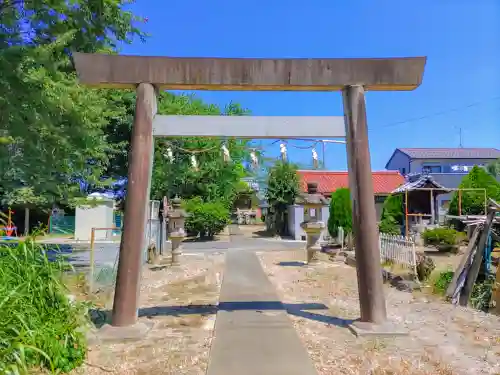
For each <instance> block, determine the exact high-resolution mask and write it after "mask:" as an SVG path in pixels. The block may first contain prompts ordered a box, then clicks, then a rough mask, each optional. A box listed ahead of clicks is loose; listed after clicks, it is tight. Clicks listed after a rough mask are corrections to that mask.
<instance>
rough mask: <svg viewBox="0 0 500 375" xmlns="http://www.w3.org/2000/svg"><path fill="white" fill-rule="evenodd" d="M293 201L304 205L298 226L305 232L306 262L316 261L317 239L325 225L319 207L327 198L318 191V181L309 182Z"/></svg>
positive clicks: (325, 203)
mask: <svg viewBox="0 0 500 375" xmlns="http://www.w3.org/2000/svg"><path fill="white" fill-rule="evenodd" d="M295 203H296V204H299V205H301V206H303V207H304V221H303V222H302V223H300V227H301V228H302V229H303V230H304V232H306V256H307V263H308V264H309V263H315V262H317V261H318V257H317V253H318V251H320V250H321V247H320V245H319V243H318V241H319V239H320V237H321V233H322V232H323V230H324V229H325V227H326V226H325V223H324V222H322V221H321V209H322V208H323V207H324V206H325V205H327V204H328V199H326V198H325V197H324V196H323V195H322V194H319V193H318V183H316V182H309V183H308V184H307V193H303V194H300V195H299V196H298V197H297V199H296V201H295Z"/></svg>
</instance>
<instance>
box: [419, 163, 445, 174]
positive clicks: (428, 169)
mask: <svg viewBox="0 0 500 375" xmlns="http://www.w3.org/2000/svg"><path fill="white" fill-rule="evenodd" d="M422 172H424V173H441V166H440V165H424V166H423V167H422Z"/></svg>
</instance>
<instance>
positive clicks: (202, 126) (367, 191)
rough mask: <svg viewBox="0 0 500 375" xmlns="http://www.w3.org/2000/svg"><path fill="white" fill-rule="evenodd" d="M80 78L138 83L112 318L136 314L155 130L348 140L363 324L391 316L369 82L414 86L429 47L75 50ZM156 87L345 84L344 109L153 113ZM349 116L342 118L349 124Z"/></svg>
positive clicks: (378, 87) (103, 83)
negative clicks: (308, 54) (173, 52)
mask: <svg viewBox="0 0 500 375" xmlns="http://www.w3.org/2000/svg"><path fill="white" fill-rule="evenodd" d="M73 59H74V63H75V67H76V70H77V72H78V76H79V79H80V82H81V83H82V84H85V85H88V86H93V87H100V88H122V89H135V90H136V94H137V98H136V109H135V116H134V125H133V129H132V139H131V151H130V162H129V170H128V189H127V198H126V203H125V217H124V231H123V235H122V240H121V244H120V256H119V262H118V275H117V281H116V290H115V297H114V304H113V317H112V325H113V326H115V327H127V326H132V325H134V324H135V323H136V322H137V312H138V301H139V286H140V268H141V258H142V251H143V245H144V229H145V215H146V204H145V202H147V201H148V199H149V187H150V183H151V171H152V165H153V159H152V155H153V145H154V143H153V136H195V135H197V136H221V137H237V138H322V137H344V136H346V140H347V161H348V170H349V187H350V190H351V196H352V201H353V229H354V232H355V233H356V235H357V236H356V249H355V250H356V269H357V278H358V290H359V300H360V310H361V319H360V322H359V327H358V328H360V329H364V330H368V331H370V330H371V331H379V330H380V329H381V328H380V327H383V326H384V324H385V323H386V322H387V313H386V306H385V298H384V293H383V283H382V273H381V267H380V253H379V242H378V228H377V222H376V214H375V202H374V199H373V181H372V173H371V166H370V151H369V144H368V132H367V122H366V108H365V91H367V90H373V91H409V90H414V89H415V88H417V87H418V86H419V85H420V84H421V82H422V77H423V72H424V67H425V63H426V57H410V58H381V59H241V58H240V59H232V58H172V57H149V56H123V55H104V54H84V53H74V54H73ZM156 90H214V91H216V90H219V91H221V90H224V91H226V90H229V91H230V90H234V91H237V90H239V91H341V92H342V96H343V106H344V121H343V122H344V124H343V123H342V118H340V121H339V119H338V118H327V117H326V118H325V117H306V118H302V117H295V118H294V117H284V118H283V117H281V118H280V117H277V118H276V117H260V118H259V117H256V118H255V117H253V118H252V117H246V116H242V117H227V116H222V117H218V116H156V117H155V115H156V108H157V107H156V105H157V104H156ZM344 125H345V128H344Z"/></svg>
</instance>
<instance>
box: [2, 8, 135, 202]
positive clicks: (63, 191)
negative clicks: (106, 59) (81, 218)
mask: <svg viewBox="0 0 500 375" xmlns="http://www.w3.org/2000/svg"><path fill="white" fill-rule="evenodd" d="M125 5H126V2H125V1H122V0H104V1H103V0H85V1H84V0H70V1H66V0H64V1H63V0H51V1H16V0H5V1H4V2H2V3H0V141H1V144H2V146H1V147H0V178H1V180H2V186H1V191H0V201H2V202H3V203H4V204H21V205H23V204H41V203H50V202H51V201H62V202H64V201H70V200H71V199H73V198H74V197H75V196H78V195H79V193H80V187H79V184H78V183H77V182H76V181H77V180H78V179H84V180H86V181H89V182H91V183H92V184H95V185H99V184H102V183H103V181H102V178H101V177H102V175H103V171H105V170H106V169H107V168H108V160H109V156H110V155H112V152H111V151H112V149H110V148H109V143H108V142H107V133H106V132H105V130H106V129H105V126H106V125H107V123H106V119H107V118H109V117H110V116H112V114H110V113H109V112H110V110H109V107H107V98H106V97H105V96H104V95H103V91H98V90H90V89H87V88H84V87H81V86H79V85H78V83H77V79H76V74H75V73H74V70H73V67H72V64H71V56H70V51H73V50H75V51H82V52H96V51H108V52H113V51H115V50H116V48H117V45H118V44H119V43H121V42H125V43H128V42H130V41H131V40H132V39H133V37H134V36H138V37H139V38H142V39H143V38H144V37H145V35H144V34H143V33H142V32H141V31H140V30H139V29H138V25H139V24H140V22H141V21H144V20H143V19H141V18H138V17H135V16H134V15H133V14H131V13H130V12H128V11H126V10H125V9H124V6H125ZM115 115H116V116H118V115H119V113H118V114H116V113H115Z"/></svg>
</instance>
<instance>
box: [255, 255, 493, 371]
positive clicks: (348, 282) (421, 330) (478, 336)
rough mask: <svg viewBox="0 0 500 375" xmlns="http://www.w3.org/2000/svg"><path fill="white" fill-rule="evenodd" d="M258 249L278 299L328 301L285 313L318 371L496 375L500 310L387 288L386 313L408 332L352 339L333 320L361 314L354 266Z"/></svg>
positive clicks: (341, 324) (341, 325) (337, 322)
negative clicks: (322, 306) (302, 262)
mask: <svg viewBox="0 0 500 375" xmlns="http://www.w3.org/2000/svg"><path fill="white" fill-rule="evenodd" d="M259 256H260V259H261V262H262V264H263V267H264V269H265V270H266V272H267V274H268V275H269V277H270V279H271V281H272V282H273V283H274V284H275V286H276V288H277V291H278V293H279V294H280V296H281V298H282V300H283V302H284V303H311V302H314V303H324V304H325V305H327V306H328V308H329V310H319V311H318V310H314V311H310V312H306V313H302V314H301V315H302V316H297V315H298V314H296V315H290V318H291V319H292V321H293V324H294V326H295V327H296V329H297V332H298V334H299V336H300V337H301V338H302V340H303V342H304V344H305V346H306V347H307V349H308V351H309V354H310V356H311V358H312V359H313V361H314V363H315V365H316V368H317V370H318V372H319V374H320V375H333V374H363V375H367V374H374V375H382V374H391V375H396V374H397V375H406V374H408V375H409V374H411V375H424V374H426V375H431V374H433V375H445V374H446V375H455V374H464V375H465V374H467V375H472V374H500V318H499V317H496V316H493V315H487V314H484V313H481V312H478V311H474V310H469V309H463V308H457V307H454V306H452V305H450V304H447V303H444V302H442V301H435V300H432V299H428V298H427V297H425V296H422V295H420V296H416V295H412V294H409V293H406V292H400V291H397V290H395V289H392V288H390V287H387V288H386V290H385V291H386V300H387V309H388V316H389V319H390V320H392V321H393V322H396V323H397V324H398V325H399V326H400V327H403V328H405V329H406V330H408V331H409V336H404V337H393V338H384V339H381V338H378V339H374V338H356V337H355V336H354V335H353V334H352V333H351V332H350V331H349V330H348V329H347V328H346V327H345V322H344V321H342V320H339V319H336V318H342V319H355V318H358V317H359V304H358V293H357V282H356V271H355V269H354V268H353V267H350V266H347V265H344V264H342V263H326V262H325V263H320V264H319V265H317V266H312V267H308V266H300V265H298V264H297V262H296V261H298V260H303V255H302V254H301V253H299V252H297V251H296V252H292V251H286V252H285V251H284V252H275V253H261V254H259ZM325 316H327V317H325Z"/></svg>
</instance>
